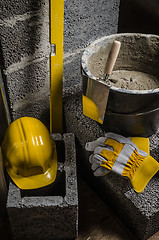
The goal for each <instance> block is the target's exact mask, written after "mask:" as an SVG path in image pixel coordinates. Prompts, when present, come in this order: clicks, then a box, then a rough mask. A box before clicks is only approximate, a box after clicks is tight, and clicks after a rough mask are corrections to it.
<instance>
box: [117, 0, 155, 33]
mask: <svg viewBox="0 0 159 240" xmlns="http://www.w3.org/2000/svg"><path fill="white" fill-rule="evenodd" d="M140 2H142V1H139V0H121V1H120V14H119V25H118V32H119V33H122V32H123V33H124V32H128V33H130V32H132V33H133V32H136V33H151V34H157V35H158V34H159V27H158V26H159V13H158V14H157V9H156V8H155V7H156V6H157V7H158V9H159V5H158V3H157V1H156V0H152V1H151V6H150V7H149V6H147V0H146V1H144V3H140ZM144 5H145V6H144Z"/></svg>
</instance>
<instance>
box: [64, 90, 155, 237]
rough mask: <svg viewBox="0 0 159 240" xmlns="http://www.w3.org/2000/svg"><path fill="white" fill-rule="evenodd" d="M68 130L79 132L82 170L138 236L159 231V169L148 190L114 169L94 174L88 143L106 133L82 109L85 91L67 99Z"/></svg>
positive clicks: (78, 146) (153, 144) (65, 114)
mask: <svg viewBox="0 0 159 240" xmlns="http://www.w3.org/2000/svg"><path fill="white" fill-rule="evenodd" d="M64 116H65V130H66V131H67V132H73V133H75V135H76V143H77V149H78V158H77V161H78V166H79V169H80V173H81V174H82V175H83V176H84V178H85V179H86V181H87V182H89V184H90V185H91V186H92V187H93V188H94V189H95V190H96V191H97V192H98V194H99V195H100V196H101V197H102V198H103V200H104V201H105V202H106V203H107V204H108V205H109V206H110V207H111V209H113V211H114V212H115V213H116V214H117V215H118V217H119V218H120V219H121V220H122V221H123V222H124V223H125V224H126V225H127V226H128V227H129V229H130V230H131V231H132V232H133V234H134V235H135V236H136V238H137V239H142V240H144V239H147V238H148V237H150V236H151V235H153V234H154V233H156V232H157V231H159V202H158V196H159V173H157V174H156V175H155V176H154V177H153V178H152V179H151V181H150V182H149V184H148V185H147V187H146V188H145V190H144V192H143V193H141V194H137V193H136V192H135V191H134V190H133V189H132V187H131V185H130V183H129V182H128V181H127V180H126V179H123V178H121V177H120V176H117V175H115V174H113V173H109V174H108V175H107V176H104V177H94V175H93V171H92V170H91V165H90V163H89V161H88V156H89V154H88V152H86V151H85V143H86V142H88V141H93V140H96V139H97V138H98V137H101V136H103V135H104V130H103V129H102V126H101V125H99V124H98V123H96V122H95V121H93V120H91V119H89V118H88V117H85V116H84V115H83V113H82V95H81V92H79V94H76V95H72V97H69V98H66V99H65V100H64ZM150 149H151V155H152V156H153V157H154V158H155V159H156V160H158V159H159V158H158V156H159V132H157V133H156V134H154V135H152V136H151V137H150Z"/></svg>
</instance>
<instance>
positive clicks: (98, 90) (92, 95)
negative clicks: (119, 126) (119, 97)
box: [82, 74, 109, 124]
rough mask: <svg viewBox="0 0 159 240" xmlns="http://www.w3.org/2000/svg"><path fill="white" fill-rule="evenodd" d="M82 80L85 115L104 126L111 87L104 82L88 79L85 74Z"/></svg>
mask: <svg viewBox="0 0 159 240" xmlns="http://www.w3.org/2000/svg"><path fill="white" fill-rule="evenodd" d="M82 80H83V96H82V100H83V114H84V115H85V116H87V117H89V118H91V119H93V120H95V121H97V122H99V123H101V124H103V121H104V117H105V111H106V107H107V101H108V96H109V86H108V85H106V84H105V83H104V82H103V81H98V80H94V79H91V78H88V77H87V76H86V75H84V74H83V76H82Z"/></svg>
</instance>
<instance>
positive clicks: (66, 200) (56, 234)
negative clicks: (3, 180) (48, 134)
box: [7, 134, 78, 240]
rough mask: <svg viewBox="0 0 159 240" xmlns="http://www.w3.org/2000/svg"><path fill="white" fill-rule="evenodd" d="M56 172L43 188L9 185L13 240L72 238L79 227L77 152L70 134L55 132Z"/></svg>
mask: <svg viewBox="0 0 159 240" xmlns="http://www.w3.org/2000/svg"><path fill="white" fill-rule="evenodd" d="M53 139H54V140H55V142H56V145H57V153H58V171H57V178H56V180H55V182H54V183H53V184H51V185H49V186H46V187H44V188H39V189H34V190H20V189H19V188H18V187H17V186H15V185H14V184H13V183H12V182H10V184H9V192H8V200H7V211H8V216H9V220H10V223H11V228H12V232H13V237H14V239H15V240H21V239H24V240H32V239H38V240H43V239H48V240H49V239H50V240H63V239H74V238H76V236H77V230H78V193H77V175H76V151H75V139H74V135H73V134H64V135H63V138H62V136H61V135H60V134H54V135H53Z"/></svg>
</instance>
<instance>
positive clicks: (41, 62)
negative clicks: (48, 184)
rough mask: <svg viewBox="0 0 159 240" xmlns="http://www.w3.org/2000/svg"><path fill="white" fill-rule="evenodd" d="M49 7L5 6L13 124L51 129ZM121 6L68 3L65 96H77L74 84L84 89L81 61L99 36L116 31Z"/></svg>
mask: <svg viewBox="0 0 159 240" xmlns="http://www.w3.org/2000/svg"><path fill="white" fill-rule="evenodd" d="M49 2H50V1H49V0H34V3H33V1H32V0H26V1H24V0H16V1H14V0H2V1H1V2H0V55H1V58H0V66H1V67H2V68H3V75H4V80H5V87H6V89H7V93H8V98H9V106H10V109H11V115H12V119H13V120H15V119H17V118H19V117H23V116H30V117H36V118H38V119H39V120H41V121H42V122H43V123H44V124H45V125H46V126H47V127H49V105H50V104H49V94H50V89H49V86H50V84H49V81H50V62H49V58H50V38H49V37H50V32H49V30H50V23H49V15H50V9H49ZM119 4H120V0H106V1H104V0H99V1H96V0H93V1H91V3H90V1H89V0H86V1H82V3H81V2H79V1H78V0H69V1H68V0H66V1H64V93H65V94H68V93H69V94H70V93H72V91H73V92H74V86H75V85H76V86H78V88H81V78H80V59H81V54H82V52H83V51H84V48H85V47H86V46H87V45H89V44H90V42H93V41H94V40H95V39H97V38H98V37H102V36H105V35H108V34H112V33H116V32H117V28H118V15H119ZM92 16H93V19H94V21H92ZM56 34H58V33H56Z"/></svg>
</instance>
